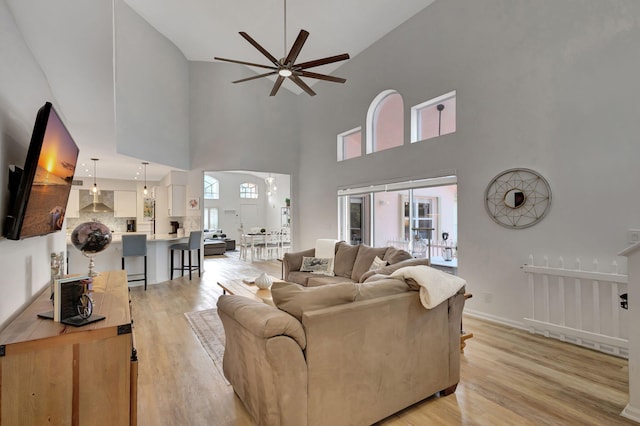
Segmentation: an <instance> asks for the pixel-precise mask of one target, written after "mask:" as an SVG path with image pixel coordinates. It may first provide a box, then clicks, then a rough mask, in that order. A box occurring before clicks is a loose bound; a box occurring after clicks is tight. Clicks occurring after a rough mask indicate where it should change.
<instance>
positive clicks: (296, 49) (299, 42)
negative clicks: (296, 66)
mask: <svg viewBox="0 0 640 426" xmlns="http://www.w3.org/2000/svg"><path fill="white" fill-rule="evenodd" d="M307 37H309V32H308V31H305V30H300V33H298V37H297V38H296V41H295V42H294V43H293V46H291V50H289V54H288V55H287V58H286V59H285V60H284V64H283V65H285V66H291V65H292V64H293V63H294V62H295V61H296V59H297V58H298V55H299V54H300V51H301V50H302V46H304V43H305V42H306V41H307Z"/></svg>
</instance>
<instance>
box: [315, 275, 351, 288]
mask: <svg viewBox="0 0 640 426" xmlns="http://www.w3.org/2000/svg"><path fill="white" fill-rule="evenodd" d="M346 282H352V281H351V278H345V277H336V276H333V277H330V276H327V275H317V274H316V275H313V276H311V277H309V279H307V287H318V286H321V285H327V284H336V283H346Z"/></svg>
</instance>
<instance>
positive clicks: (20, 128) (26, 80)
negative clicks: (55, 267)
mask: <svg viewBox="0 0 640 426" xmlns="http://www.w3.org/2000/svg"><path fill="white" fill-rule="evenodd" d="M0 57H1V58H2V65H1V66H0V191H1V192H0V194H1V197H0V217H1V218H2V221H4V217H5V216H6V214H7V212H8V208H9V206H8V191H7V189H6V188H7V176H8V165H9V164H17V165H19V166H21V167H22V165H24V160H25V158H26V155H27V148H28V146H29V141H30V139H31V131H32V130H33V123H34V122H35V118H36V113H37V112H38V109H39V108H40V107H41V106H42V105H44V103H45V101H47V100H52V101H53V102H55V99H54V97H53V95H52V93H51V89H50V88H49V85H48V83H47V80H46V77H45V76H44V74H43V73H42V70H41V69H40V67H39V65H38V64H37V63H36V61H35V60H34V58H33V56H32V55H31V53H30V51H29V49H28V47H27V46H26V44H25V42H24V40H23V38H22V35H21V34H20V32H19V30H18V29H17V27H16V24H15V22H14V20H13V17H12V15H11V13H10V11H9V9H8V8H7V5H6V3H5V1H4V0H0ZM59 112H60V114H62V115H63V120H64V111H59ZM0 226H1V225H0ZM65 249H66V238H65V232H64V230H63V231H61V232H57V233H55V234H49V235H48V236H43V237H33V238H29V239H26V240H23V241H10V240H6V239H4V238H1V237H0V270H1V271H3V273H2V274H1V275H0V328H2V327H3V325H4V324H6V322H7V321H8V320H9V319H10V318H11V317H12V316H13V315H14V313H15V312H17V311H18V310H19V308H20V307H22V306H24V305H26V304H27V303H29V302H30V301H31V300H32V298H33V297H34V296H36V295H37V294H38V293H39V291H40V290H41V289H42V288H44V287H46V286H47V285H48V284H49V278H50V267H49V260H50V258H49V255H50V253H51V252H54V251H55V252H59V251H63V250H65Z"/></svg>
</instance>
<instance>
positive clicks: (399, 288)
mask: <svg viewBox="0 0 640 426" xmlns="http://www.w3.org/2000/svg"><path fill="white" fill-rule="evenodd" d="M375 277H383V278H380V279H370V280H369V281H367V282H366V283H362V284H358V285H357V286H356V288H357V290H358V293H357V294H356V299H355V301H356V302H357V301H360V300H369V299H375V298H377V297H384V296H390V295H392V294H399V293H406V292H407V291H411V289H409V287H408V286H407V283H405V282H404V280H400V279H397V278H389V277H388V276H384V275H375ZM372 278H373V277H372Z"/></svg>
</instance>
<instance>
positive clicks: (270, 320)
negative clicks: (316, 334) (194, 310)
mask: <svg viewBox="0 0 640 426" xmlns="http://www.w3.org/2000/svg"><path fill="white" fill-rule="evenodd" d="M217 307H218V313H219V314H226V315H228V316H229V317H230V318H232V319H234V320H235V321H236V322H237V323H238V324H239V325H240V326H242V327H243V328H244V329H245V330H246V331H248V332H250V333H251V334H253V335H254V336H256V337H258V338H261V339H269V338H271V337H275V336H287V337H290V338H292V339H293V340H295V342H296V343H297V344H298V346H300V349H302V350H304V349H305V347H306V346H307V340H306V337H305V333H304V329H303V328H302V324H300V322H299V321H298V320H297V319H295V318H294V317H292V316H291V315H289V314H287V313H286V312H284V311H281V310H280V309H276V308H274V307H273V306H270V305H267V304H266V303H263V302H261V301H258V300H253V299H249V298H248V297H244V296H236V295H231V294H230V295H222V296H220V297H219V298H218V303H217ZM221 317H222V316H221Z"/></svg>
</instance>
